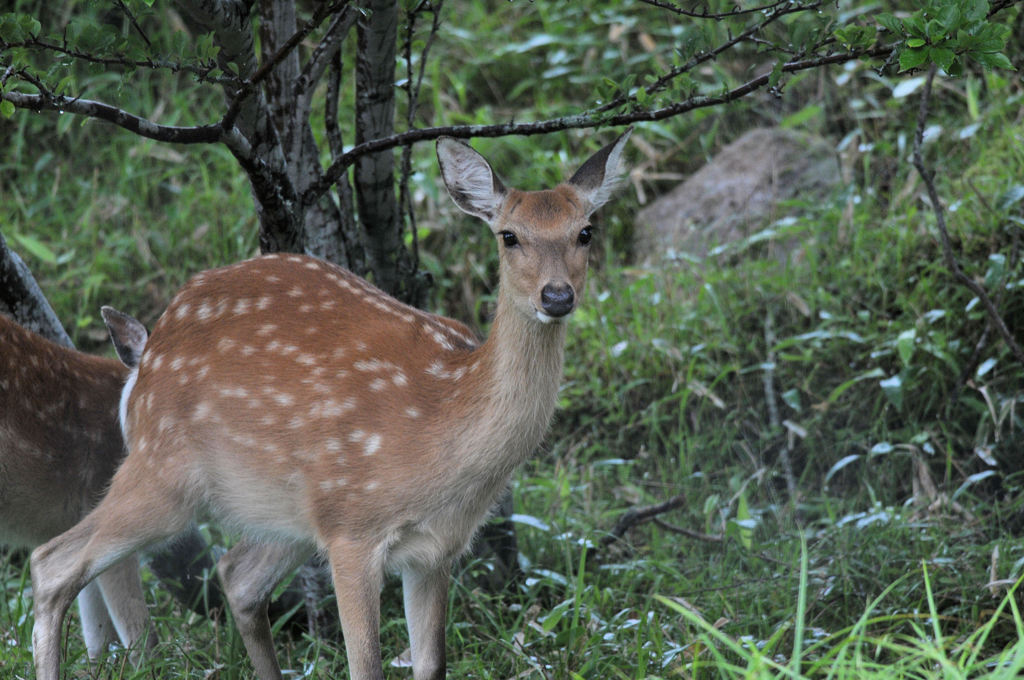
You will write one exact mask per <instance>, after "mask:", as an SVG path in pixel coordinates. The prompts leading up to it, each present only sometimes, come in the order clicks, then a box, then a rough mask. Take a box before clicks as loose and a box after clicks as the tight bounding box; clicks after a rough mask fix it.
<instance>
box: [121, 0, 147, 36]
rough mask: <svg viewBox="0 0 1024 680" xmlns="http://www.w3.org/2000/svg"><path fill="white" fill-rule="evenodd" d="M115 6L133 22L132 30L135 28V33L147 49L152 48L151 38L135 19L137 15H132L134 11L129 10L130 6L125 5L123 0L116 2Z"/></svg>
mask: <svg viewBox="0 0 1024 680" xmlns="http://www.w3.org/2000/svg"><path fill="white" fill-rule="evenodd" d="M114 4H115V5H117V7H118V9H120V10H121V11H122V12H124V15H125V16H126V17H128V21H130V22H131V24H132V28H134V29H135V32H136V33H138V34H139V37H140V38H142V41H143V42H144V43H146V47H149V48H152V47H153V43H151V42H150V41H149V36H147V35H146V32H145V31H143V30H142V26H139V22H138V20H137V19H136V18H135V15H134V14H132V11H131V10H130V9H128V6H127V5H125V4H124V2H123V1H122V0H114Z"/></svg>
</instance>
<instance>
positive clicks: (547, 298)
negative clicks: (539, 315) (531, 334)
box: [540, 283, 576, 318]
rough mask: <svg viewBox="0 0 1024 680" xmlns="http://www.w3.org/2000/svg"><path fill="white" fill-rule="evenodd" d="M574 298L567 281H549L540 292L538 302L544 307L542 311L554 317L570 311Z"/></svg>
mask: <svg viewBox="0 0 1024 680" xmlns="http://www.w3.org/2000/svg"><path fill="white" fill-rule="evenodd" d="M575 300H576V298H575V296H574V295H573V292H572V286H570V285H569V284H567V283H562V284H551V283H549V284H547V285H546V286H544V289H543V290H542V291H541V292H540V304H541V306H542V307H543V308H544V313H545V314H547V315H548V316H552V317H556V318H557V317H560V316H565V315H566V314H568V313H569V312H571V311H572V306H573V303H574V302H575Z"/></svg>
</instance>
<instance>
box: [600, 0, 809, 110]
mask: <svg viewBox="0 0 1024 680" xmlns="http://www.w3.org/2000/svg"><path fill="white" fill-rule="evenodd" d="M821 5H822V2H812V3H810V4H807V5H792V4H790V3H789V2H780V3H774V4H773V5H770V6H769V7H771V8H772V9H773V11H772V12H771V13H770V14H768V16H766V17H765V18H764V19H762V20H761V21H759V22H757V23H756V24H754V25H752V26H748V27H747V29H746V30H744V31H743V32H742V33H739V34H738V35H736V36H734V37H732V38H730V39H729V40H727V41H725V42H724V43H722V44H721V45H718V46H717V47H715V48H714V49H712V50H708V51H707V52H703V53H701V54H699V55H697V56H695V57H693V58H691V59H690V60H688V61H687V62H686V63H685V64H681V65H679V66H677V67H675V68H673V69H671V70H669V71H668V72H667V73H665V74H663V75H661V76H659V77H658V79H657V80H655V81H654V82H653V83H651V84H650V85H648V86H647V87H645V88H644V91H645V92H646V93H647V94H654V93H656V92H660V91H662V90H663V89H665V87H666V86H667V85H668V83H669V82H671V81H672V80H674V79H676V78H678V77H679V76H681V75H682V74H684V73H689V72H690V71H692V70H693V69H695V68H696V67H697V66H700V65H701V64H703V63H705V62H708V61H713V60H714V59H716V58H717V57H718V56H719V55H720V54H722V53H724V52H726V51H727V50H729V49H731V48H733V47H735V46H736V45H738V44H740V43H742V42H745V41H747V40H750V39H751V38H752V37H753V36H754V35H755V34H756V33H759V32H760V31H762V30H764V29H765V28H766V27H767V26H768V25H769V24H771V23H773V22H775V21H778V20H779V19H781V18H782V17H784V16H786V15H787V14H794V13H796V12H806V11H810V10H814V9H817V8H819V7H820V6H821ZM779 6H781V7H782V9H778V7H779ZM634 101H636V95H629V94H624V95H620V96H619V97H616V98H615V99H613V100H612V101H610V102H608V103H606V104H603V105H602V106H599V107H597V108H596V109H594V112H595V113H603V112H605V111H612V110H615V109H617V108H620V107H622V106H624V105H626V104H627V103H630V102H634Z"/></svg>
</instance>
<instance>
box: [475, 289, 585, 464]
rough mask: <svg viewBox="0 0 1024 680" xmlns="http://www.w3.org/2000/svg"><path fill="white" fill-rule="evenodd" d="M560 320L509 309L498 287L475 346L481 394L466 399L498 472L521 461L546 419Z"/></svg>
mask: <svg viewBox="0 0 1024 680" xmlns="http://www.w3.org/2000/svg"><path fill="white" fill-rule="evenodd" d="M565 333H566V327H565V324H564V323H541V322H539V321H537V320H535V319H531V318H528V317H526V316H525V315H523V314H522V313H521V312H520V311H518V310H517V309H515V308H514V307H513V305H512V304H511V302H510V301H509V300H507V299H506V297H505V295H504V294H503V293H500V292H499V297H498V308H497V312H496V314H495V318H494V323H493V325H492V327H491V333H490V336H489V337H488V339H487V341H486V342H485V343H484V344H483V346H481V347H480V349H479V350H477V354H478V357H475V358H476V359H477V360H479V361H480V362H481V367H482V368H483V369H484V370H483V371H481V373H482V375H481V376H480V379H481V380H482V381H483V382H484V384H483V385H482V387H483V393H484V394H486V397H485V398H482V399H478V400H477V401H476V402H475V403H474V404H472V405H470V407H469V412H470V418H471V419H472V420H471V422H475V423H476V424H477V426H479V425H484V426H483V427H481V428H480V431H482V432H485V433H486V435H485V436H486V437H487V438H488V440H489V442H488V443H489V445H488V446H485V447H483V449H482V450H488V451H489V452H491V454H492V456H494V457H496V458H498V459H497V460H495V459H494V458H492V460H491V461H490V464H492V465H496V466H497V467H498V468H499V469H501V470H502V473H503V474H504V473H508V474H511V471H512V469H513V468H514V467H515V466H516V465H518V464H520V463H521V462H523V460H525V459H526V457H528V456H529V455H530V454H531V453H532V452H533V451H534V450H535V449H536V447H537V445H538V444H540V442H541V440H542V439H543V437H544V433H545V432H546V431H547V428H548V425H549V423H550V422H551V416H552V414H553V412H554V408H555V401H556V399H557V396H558V386H559V383H560V382H561V378H562V361H563V355H564V350H565Z"/></svg>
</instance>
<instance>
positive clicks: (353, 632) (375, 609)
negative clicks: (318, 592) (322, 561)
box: [327, 539, 386, 680]
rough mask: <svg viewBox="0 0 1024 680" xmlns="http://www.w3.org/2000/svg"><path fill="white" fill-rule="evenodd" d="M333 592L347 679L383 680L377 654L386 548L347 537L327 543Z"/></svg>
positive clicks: (379, 659)
mask: <svg viewBox="0 0 1024 680" xmlns="http://www.w3.org/2000/svg"><path fill="white" fill-rule="evenodd" d="M327 553H328V557H329V558H330V562H331V576H332V577H333V580H334V594H335V596H336V597H337V600H338V615H339V618H340V619H341V632H342V635H344V637H345V652H346V655H347V657H348V674H349V678H351V680H384V669H383V666H382V665H381V656H380V588H381V584H382V583H383V580H384V559H385V553H386V547H385V546H382V545H379V544H373V543H367V542H361V541H352V540H347V539H336V540H333V541H331V542H330V543H329V544H328V548H327Z"/></svg>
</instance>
